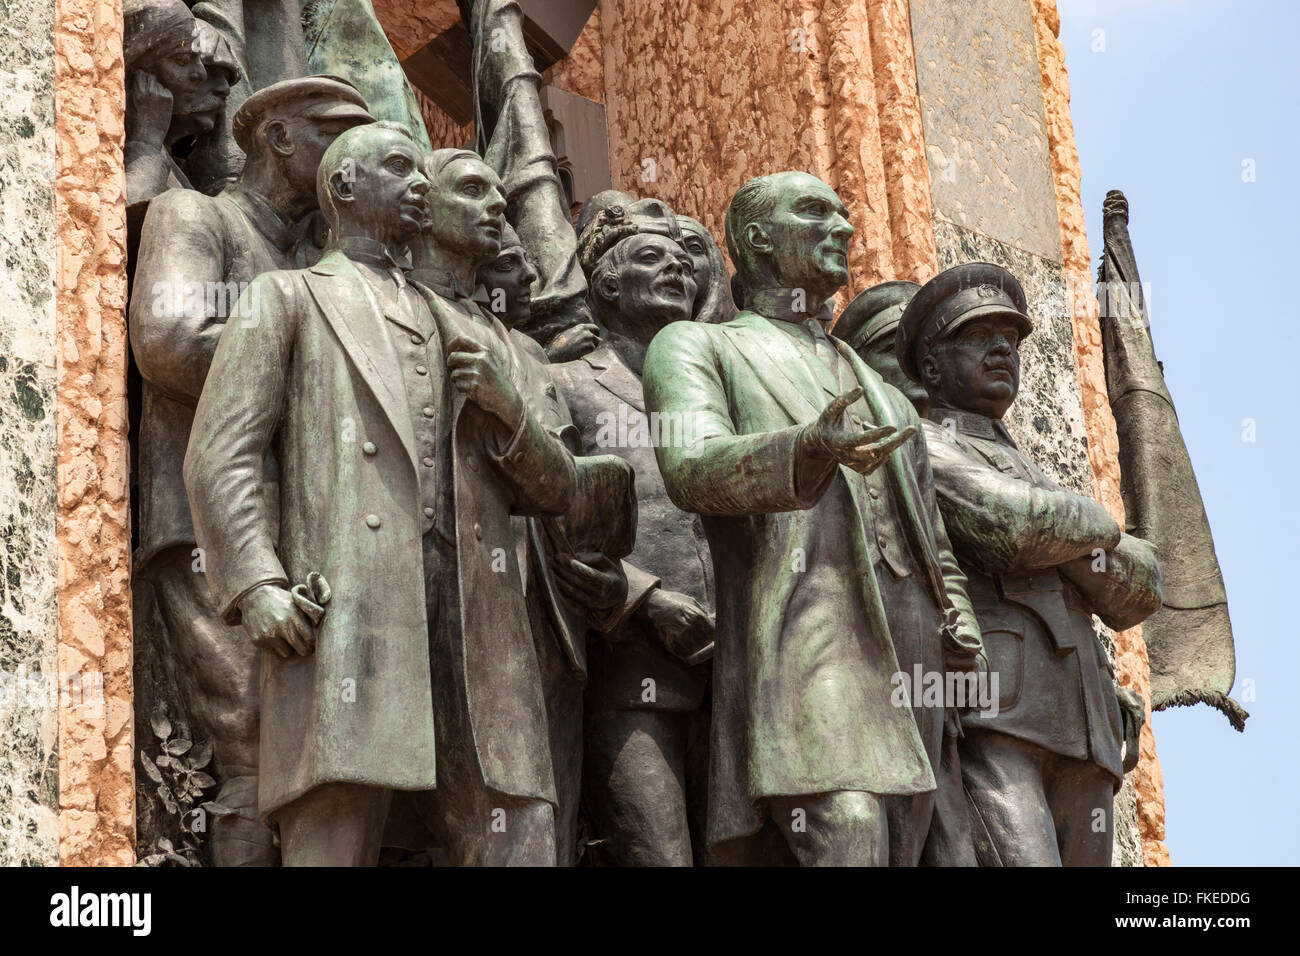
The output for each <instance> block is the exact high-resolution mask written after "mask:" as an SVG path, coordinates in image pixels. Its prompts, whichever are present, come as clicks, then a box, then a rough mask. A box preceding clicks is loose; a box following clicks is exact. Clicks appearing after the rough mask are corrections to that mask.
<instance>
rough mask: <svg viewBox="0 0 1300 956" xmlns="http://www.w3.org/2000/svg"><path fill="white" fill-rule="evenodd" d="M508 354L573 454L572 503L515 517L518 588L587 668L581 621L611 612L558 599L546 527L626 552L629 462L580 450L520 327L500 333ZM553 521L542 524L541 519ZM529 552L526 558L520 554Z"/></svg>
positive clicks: (541, 355) (579, 670) (594, 548)
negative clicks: (553, 513) (521, 576)
mask: <svg viewBox="0 0 1300 956" xmlns="http://www.w3.org/2000/svg"><path fill="white" fill-rule="evenodd" d="M506 342H507V345H508V346H509V348H510V352H511V358H512V378H513V381H514V383H515V387H516V388H517V389H518V390H519V393H520V395H522V396H523V397H524V401H525V403H526V405H527V406H528V410H529V412H530V413H531V414H532V416H533V417H534V418H535V419H536V420H537V421H538V423H539V424H540V425H541V426H542V427H543V428H545V429H546V430H547V431H548V432H550V433H551V434H552V435H554V436H555V437H556V438H557V439H559V440H560V441H561V442H563V443H564V445H565V447H566V448H568V449H569V451H571V452H572V453H573V454H574V455H575V457H574V459H573V461H574V466H575V468H576V478H577V487H576V490H575V492H574V496H573V504H572V506H571V507H570V508H569V511H568V512H567V513H566V514H565V515H564V516H563V517H562V518H560V519H558V520H556V519H550V518H541V517H530V518H515V519H514V525H515V539H516V547H517V549H518V550H517V555H518V557H519V560H520V562H521V564H520V567H521V568H522V569H525V574H526V575H527V581H526V584H525V591H526V592H527V593H528V595H529V597H530V599H531V600H535V601H537V602H538V604H539V607H540V610H541V612H542V620H543V622H544V627H545V630H546V632H547V634H546V636H545V639H547V640H554V641H555V642H556V643H557V644H558V645H559V648H560V651H561V652H562V653H563V654H564V656H565V658H566V659H567V660H568V662H569V667H570V669H571V670H572V671H573V672H574V673H576V674H580V675H582V676H583V677H584V678H585V677H586V674H587V628H588V627H591V628H594V629H596V630H603V629H605V628H608V627H611V626H614V625H615V624H616V621H615V620H613V615H606V618H607V619H602V620H593V619H589V618H588V616H587V615H586V614H583V613H581V612H579V611H577V610H575V609H574V608H573V607H572V606H571V605H569V604H568V602H567V601H565V599H564V597H563V595H562V593H561V591H560V588H559V584H558V583H557V582H556V579H555V574H554V572H553V571H552V569H551V565H550V558H551V556H552V555H553V554H554V553H555V547H556V544H555V539H554V537H553V536H552V532H553V530H558V533H559V534H560V535H562V536H563V540H564V541H565V542H566V543H567V544H568V546H569V547H570V548H572V549H573V550H574V551H590V552H598V553H600V554H603V555H605V556H606V557H608V558H610V559H611V560H613V561H615V562H617V561H618V560H619V559H620V558H623V557H626V556H627V555H628V554H630V553H631V551H632V548H633V546H634V544H635V542H636V533H637V500H636V487H635V474H634V472H633V470H632V467H631V465H629V464H628V463H627V462H626V461H624V460H622V459H621V458H618V457H617V456H615V455H609V454H601V453H600V450H599V449H594V450H593V449H590V448H587V449H584V448H583V442H582V438H581V436H580V435H579V433H578V429H577V428H576V427H575V426H574V424H573V419H572V417H571V416H570V414H569V408H568V405H567V404H566V403H565V400H564V395H563V394H562V393H561V392H560V389H559V388H558V387H557V386H556V383H555V379H554V377H553V373H554V372H555V371H556V367H555V366H552V365H551V364H550V361H549V360H548V359H547V357H546V353H545V352H544V351H543V350H542V347H541V346H540V345H538V344H537V343H536V342H534V341H533V340H532V339H531V338H529V337H528V336H527V335H525V334H524V333H523V332H519V331H516V330H515V329H511V330H510V334H509V338H508V339H507V340H506ZM548 521H554V522H555V523H554V524H552V525H551V529H550V530H548V528H547V525H546V523H547V522H548ZM530 551H531V552H532V555H533V560H531V561H530V560H529V559H528V554H529V552H530Z"/></svg>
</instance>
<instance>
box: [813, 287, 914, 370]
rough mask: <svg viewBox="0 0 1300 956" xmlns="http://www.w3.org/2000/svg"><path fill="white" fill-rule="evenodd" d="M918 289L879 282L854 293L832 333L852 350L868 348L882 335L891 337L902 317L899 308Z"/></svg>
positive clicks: (905, 303)
mask: <svg viewBox="0 0 1300 956" xmlns="http://www.w3.org/2000/svg"><path fill="white" fill-rule="evenodd" d="M920 288H921V286H920V285H919V284H918V283H916V282H909V281H908V280H907V279H895V280H893V281H892V282H881V283H880V284H879V285H873V286H872V287H871V288H870V289H867V290H866V291H865V292H860V293H858V294H857V295H856V296H855V297H854V299H853V301H852V302H850V303H849V304H848V305H847V306H845V307H844V311H843V312H841V313H840V317H839V318H838V319H836V320H835V325H834V326H833V327H832V330H831V331H833V332H834V333H835V334H836V335H837V336H838V337H839V338H841V339H843V340H844V341H845V342H848V343H849V347H850V348H852V349H853V351H855V352H856V351H859V350H860V349H863V348H867V347H869V346H870V345H871V344H872V343H874V342H876V341H877V340H878V339H879V338H880V337H881V336H883V335H893V334H894V330H895V329H897V328H898V323H899V321H900V320H901V319H902V318H903V309H905V308H906V307H907V303H909V302H911V301H912V297H913V296H914V295H916V293H917V292H918V291H920Z"/></svg>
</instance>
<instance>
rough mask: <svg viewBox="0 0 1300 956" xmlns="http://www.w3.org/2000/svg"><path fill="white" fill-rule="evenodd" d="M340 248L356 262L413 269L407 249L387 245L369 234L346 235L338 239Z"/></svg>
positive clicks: (379, 267) (399, 268)
mask: <svg viewBox="0 0 1300 956" xmlns="http://www.w3.org/2000/svg"><path fill="white" fill-rule="evenodd" d="M338 248H339V250H340V251H341V252H342V253H343V254H344V255H345V256H347V257H348V258H349V259H352V260H353V261H355V262H364V263H366V265H371V266H374V267H375V268H377V269H398V270H400V271H402V272H403V273H406V272H410V271H411V262H410V254H409V253H408V252H407V251H406V250H405V249H396V248H394V247H392V246H386V245H384V244H383V243H382V242H380V241H379V240H378V239H371V238H369V237H368V236H344V237H343V238H341V239H340V240H339V241H338Z"/></svg>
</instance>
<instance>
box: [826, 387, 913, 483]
mask: <svg viewBox="0 0 1300 956" xmlns="http://www.w3.org/2000/svg"><path fill="white" fill-rule="evenodd" d="M861 397H862V387H861V386H858V387H857V388H853V389H850V390H849V391H847V392H845V393H844V394H843V395H838V396H836V397H835V398H833V399H831V403H830V404H829V405H827V406H826V407H825V408H824V409H822V413H821V415H820V416H818V418H817V421H816V422H814V423H813V424H812V427H811V428H809V430H808V431H807V433H806V435H807V441H808V443H809V445H810V447H811V448H812V449H813V450H814V453H817V454H820V455H821V456H823V457H825V458H831V459H834V460H835V461H838V462H839V463H840V464H842V465H847V466H848V467H850V468H852V469H853V470H854V471H856V472H859V473H860V474H863V475H869V474H870V473H871V472H873V471H875V470H876V469H877V468H879V467H880V465H881V463H882V462H884V460H885V459H886V458H888V457H889V453H890V452H892V451H893V450H894V449H895V448H897V447H899V446H900V445H902V444H904V443H905V442H907V441H909V440H911V438H912V436H914V435H915V434H916V428H915V426H912V425H908V426H907V427H906V428H904V429H903V430H902V431H899V430H898V429H897V428H895V427H894V426H893V425H882V426H880V427H878V428H877V427H875V426H872V425H870V423H868V422H865V421H863V420H862V419H861V418H859V417H858V416H856V415H850V414H848V410H849V406H851V405H853V403H855V402H856V401H857V400H858V399H860V398H861Z"/></svg>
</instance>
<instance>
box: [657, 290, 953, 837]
mask: <svg viewBox="0 0 1300 956" xmlns="http://www.w3.org/2000/svg"><path fill="white" fill-rule="evenodd" d="M836 347H837V348H839V349H840V351H841V354H843V355H844V356H845V357H846V358H847V359H848V360H849V362H850V364H851V366H852V368H853V370H854V373H855V375H856V377H857V379H858V382H859V383H860V384H861V385H862V387H863V388H864V390H865V394H864V397H863V399H861V400H859V402H857V403H856V404H854V405H853V406H851V408H850V409H849V411H850V413H856V414H858V415H860V416H862V417H863V418H866V419H868V420H869V421H871V422H873V423H880V424H883V423H890V424H895V425H897V426H899V427H900V428H901V427H905V426H907V425H915V424H917V416H916V412H915V410H914V409H913V407H912V405H911V403H909V402H908V401H907V399H905V398H904V397H903V396H902V395H901V394H900V393H899V392H897V391H896V390H895V389H893V388H891V387H890V386H888V385H886V384H885V383H884V382H883V381H882V380H881V379H880V377H879V376H878V375H877V374H876V373H875V372H873V371H872V370H871V369H870V368H868V367H867V366H866V365H865V364H863V363H862V361H861V360H860V359H859V358H858V357H857V356H856V355H854V354H853V352H852V350H851V349H849V348H848V346H847V345H844V344H843V343H838V344H837V346H836ZM645 393H646V408H647V410H648V411H649V412H651V413H654V412H658V413H659V414H660V416H663V415H664V414H665V413H670V414H677V415H681V416H685V417H688V418H690V420H691V424H690V426H689V430H690V431H691V433H692V434H693V437H694V440H695V441H694V445H693V446H687V445H685V444H684V443H680V442H672V443H661V444H660V445H659V446H658V447H657V449H656V452H657V455H658V459H659V464H660V467H661V468H662V470H663V476H664V481H665V484H666V485H667V488H668V493H669V495H670V496H671V498H672V500H673V502H674V503H675V504H676V505H677V506H678V507H679V508H682V509H683V510H685V511H692V512H695V513H697V514H700V515H702V516H703V519H704V528H705V532H706V533H707V535H708V539H709V549H710V551H711V553H712V555H713V562H714V568H715V580H716V581H717V588H718V616H717V647H716V650H715V652H714V664H713V682H714V685H713V694H714V698H713V728H712V750H711V760H712V766H711V768H710V796H709V823H708V839H709V843H710V845H714V846H716V845H718V844H719V843H721V842H723V841H726V840H729V839H733V838H737V837H741V836H745V835H747V834H751V833H753V832H755V831H756V830H757V829H758V828H759V826H760V825H761V818H760V816H759V814H758V813H757V812H756V805H755V802H756V801H758V800H760V799H761V798H764V797H771V796H778V795H795V794H815V793H825V792H829V791H834V790H862V791H869V792H871V793H876V794H914V793H924V792H927V791H929V790H933V789H934V787H935V778H934V774H933V773H932V771H931V767H930V763H929V760H928V758H927V757H926V754H925V750H924V747H923V746H922V743H921V739H920V737H919V735H918V733H917V729H916V724H915V722H914V719H913V716H912V710H911V708H910V707H907V706H896V705H895V703H894V702H893V701H892V700H891V697H892V691H893V690H894V688H895V686H896V685H895V683H894V682H893V680H892V678H893V675H894V674H895V673H897V671H898V664H897V659H896V656H895V653H894V649H893V645H892V642H891V640H890V635H889V626H888V622H887V619H886V615H885V610H884V607H883V604H882V601H881V595H880V587H879V585H878V583H877V581H876V578H875V572H874V569H873V566H872V560H871V557H870V555H871V550H870V547H869V545H868V543H867V530H866V528H865V527H864V520H865V519H864V517H863V516H864V515H867V514H869V513H870V511H869V507H868V505H867V503H866V502H865V501H862V500H860V499H859V496H860V495H865V494H866V492H865V491H864V490H863V489H862V486H861V483H860V482H858V481H855V480H850V478H849V477H848V476H846V475H843V474H841V473H840V472H842V471H844V469H843V468H840V467H832V468H828V469H827V471H826V473H825V475H824V477H822V478H821V479H819V480H818V481H817V482H816V483H815V486H814V487H801V486H800V481H799V475H798V468H797V466H798V465H799V464H800V463H799V462H798V461H797V454H796V449H797V446H798V441H799V436H800V432H801V431H802V430H803V429H804V427H805V426H807V425H808V424H809V423H811V422H814V421H816V419H817V416H818V415H819V413H820V412H821V410H822V408H824V407H825V405H826V404H827V403H828V402H829V401H830V396H829V395H827V394H825V390H824V389H823V387H822V386H821V385H820V384H819V382H818V379H817V378H816V376H815V374H814V372H813V370H812V369H811V368H810V366H809V364H808V362H806V361H805V356H803V355H802V354H801V353H800V351H799V350H798V349H797V348H796V347H795V345H794V344H793V342H792V341H791V340H790V338H788V337H787V336H786V334H785V333H784V332H783V331H782V330H780V329H778V328H776V326H775V324H774V323H773V322H772V321H769V320H768V319H766V318H764V317H762V316H760V315H757V314H756V313H753V312H748V311H747V312H742V313H741V314H740V315H739V316H737V317H736V318H735V319H733V320H732V321H730V322H727V323H724V324H721V325H706V324H702V323H696V322H677V323H674V324H672V325H670V326H668V327H667V328H665V329H664V330H663V331H662V332H661V333H660V334H659V335H658V336H657V337H656V338H655V340H654V341H653V342H652V343H651V345H650V349H649V352H648V353H647V356H646V363H645ZM663 428H664V422H663V419H662V417H661V419H660V430H661V434H662V430H663ZM881 469H883V470H885V472H886V474H887V480H888V483H889V491H890V497H891V498H892V500H893V502H894V504H895V507H897V508H898V509H899V512H900V514H899V523H900V524H901V526H902V527H903V528H904V529H905V531H906V536H907V538H908V541H907V542H905V543H904V542H900V544H904V545H905V546H906V547H907V548H909V549H910V550H911V552H912V554H913V556H914V557H915V558H916V562H917V567H918V569H919V570H920V573H922V574H925V575H926V576H927V578H928V580H929V581H930V586H931V590H932V591H933V592H934V593H935V600H936V601H942V600H943V599H944V598H943V595H944V594H946V595H947V599H948V600H949V602H950V603H951V606H953V607H955V608H957V610H958V612H959V614H960V618H961V625H960V627H961V629H962V630H963V631H964V632H965V633H966V634H968V635H971V638H970V639H971V640H973V641H975V643H976V644H977V643H978V638H977V635H978V633H979V630H978V625H976V624H975V623H974V618H973V615H972V614H971V611H970V605H969V602H968V601H967V599H966V595H965V590H964V588H965V578H964V576H963V575H962V573H961V570H960V568H959V567H958V566H957V562H956V560H955V559H954V557H953V555H952V552H951V548H950V546H949V544H948V539H947V536H946V534H945V533H944V531H943V524H942V521H941V519H940V518H939V514H938V510H937V505H936V504H935V498H934V491H933V486H932V483H931V477H930V466H929V459H928V457H927V455H926V451H925V445H924V441H923V439H922V438H921V436H920V435H919V434H918V435H917V436H916V438H915V439H913V440H912V441H909V442H907V443H906V445H904V446H903V447H902V448H900V449H899V450H897V451H895V452H894V453H893V454H891V455H890V457H889V460H888V461H887V462H886V463H885V464H883V465H881ZM854 477H856V476H854Z"/></svg>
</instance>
